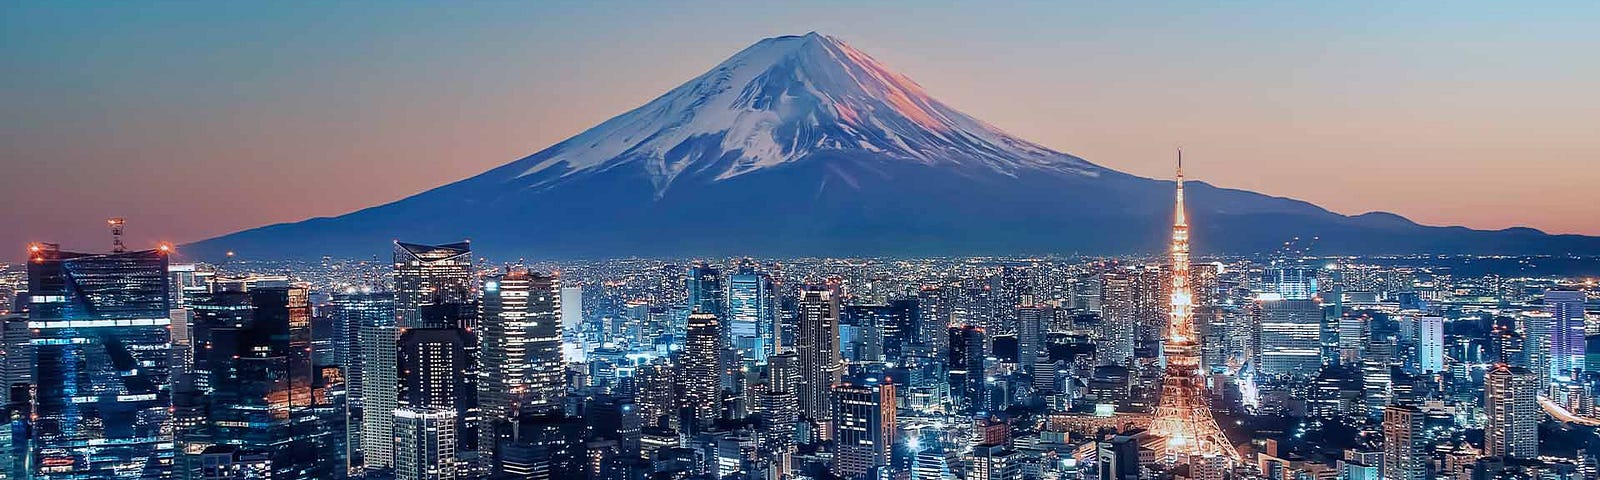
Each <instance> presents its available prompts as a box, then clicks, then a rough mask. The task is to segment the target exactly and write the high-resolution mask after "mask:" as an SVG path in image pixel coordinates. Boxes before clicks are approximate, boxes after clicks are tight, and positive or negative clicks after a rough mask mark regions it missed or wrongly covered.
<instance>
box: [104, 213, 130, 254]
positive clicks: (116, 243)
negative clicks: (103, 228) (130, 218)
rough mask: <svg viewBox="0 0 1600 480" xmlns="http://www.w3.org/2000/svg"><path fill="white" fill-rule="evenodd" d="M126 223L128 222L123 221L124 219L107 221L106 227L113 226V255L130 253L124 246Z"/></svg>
mask: <svg viewBox="0 0 1600 480" xmlns="http://www.w3.org/2000/svg"><path fill="white" fill-rule="evenodd" d="M125 223H128V222H127V221H126V220H123V218H122V217H112V218H108V219H106V225H109V226H111V253H122V252H126V251H128V247H127V246H125V245H123V244H122V225H123V224H125Z"/></svg>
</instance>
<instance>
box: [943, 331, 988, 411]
mask: <svg viewBox="0 0 1600 480" xmlns="http://www.w3.org/2000/svg"><path fill="white" fill-rule="evenodd" d="M983 337H984V334H983V328H981V327H978V326H975V325H963V326H959V327H950V332H949V334H948V335H947V338H949V339H950V348H949V352H950V361H949V362H948V364H947V365H949V368H950V394H951V395H952V396H955V397H959V398H961V400H962V402H961V404H962V405H963V406H964V407H965V408H963V409H962V411H965V412H976V411H979V410H983V409H984V407H985V406H986V405H987V404H988V388H986V386H985V385H984V380H985V378H984V371H983V360H984V357H986V356H987V355H988V353H987V352H985V351H984V349H983V344H984V339H983Z"/></svg>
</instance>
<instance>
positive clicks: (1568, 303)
mask: <svg viewBox="0 0 1600 480" xmlns="http://www.w3.org/2000/svg"><path fill="white" fill-rule="evenodd" d="M1585 300H1586V298H1585V294H1584V292H1582V291H1579V290H1555V289H1551V290H1546V291H1545V292H1544V309H1545V311H1546V312H1548V313H1549V314H1550V376H1551V377H1554V378H1567V379H1576V378H1578V375H1577V373H1576V372H1578V371H1581V370H1583V347H1584V343H1583V337H1584V330H1583V328H1584V318H1583V304H1584V302H1585Z"/></svg>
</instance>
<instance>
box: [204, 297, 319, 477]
mask: <svg viewBox="0 0 1600 480" xmlns="http://www.w3.org/2000/svg"><path fill="white" fill-rule="evenodd" d="M306 295H307V292H306V289H305V288H304V287H257V288H253V289H250V290H248V291H219V292H215V293H212V294H209V295H203V296H199V297H196V298H195V301H194V302H193V303H192V308H194V311H195V329H194V340H195V356H194V375H195V376H196V377H197V378H203V379H204V381H202V382H196V383H197V385H203V388H202V391H203V392H204V394H205V396H204V400H205V410H206V412H207V415H206V417H205V420H204V421H203V422H202V423H201V425H200V426H199V427H198V428H196V429H193V430H192V431H190V432H188V433H187V434H185V435H184V436H185V437H186V438H181V439H179V440H180V443H181V444H183V445H184V451H185V452H186V453H194V452H204V451H206V450H209V449H211V447H213V446H229V447H235V449H236V450H235V451H237V452H238V453H239V454H240V455H242V456H253V455H258V456H260V458H262V459H265V461H266V466H267V468H268V470H269V471H270V472H271V473H270V475H269V478H274V479H277V478H284V479H306V480H319V479H326V478H342V477H343V476H344V474H345V473H346V469H345V464H344V452H343V451H340V449H339V448H337V447H338V446H339V445H342V444H343V442H344V438H342V437H343V436H344V431H343V430H342V429H338V428H336V427H337V426H338V425H339V424H341V423H342V422H343V418H330V417H331V415H329V414H331V413H332V412H330V411H328V409H321V411H319V402H318V399H317V398H316V394H317V393H319V392H317V391H316V387H317V384H318V383H321V382H319V381H318V378H317V377H318V375H319V374H320V372H318V371H316V369H315V368H314V366H313V364H312V361H311V355H312V351H311V338H312V331H311V307H310V305H309V304H308V303H307V298H306ZM186 456H187V455H186ZM197 466H199V465H195V464H193V463H189V462H186V465H185V466H184V468H181V469H180V472H179V474H180V476H183V477H184V478H201V477H200V476H199V475H200V474H201V472H200V471H199V469H196V468H194V467H197Z"/></svg>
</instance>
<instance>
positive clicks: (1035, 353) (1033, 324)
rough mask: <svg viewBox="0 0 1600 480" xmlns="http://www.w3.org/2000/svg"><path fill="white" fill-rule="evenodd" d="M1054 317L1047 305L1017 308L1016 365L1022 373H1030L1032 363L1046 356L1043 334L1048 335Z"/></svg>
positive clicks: (1052, 311)
mask: <svg viewBox="0 0 1600 480" xmlns="http://www.w3.org/2000/svg"><path fill="white" fill-rule="evenodd" d="M1054 316H1055V311H1054V309H1051V308H1050V306H1048V305H1041V304H1031V303H1030V304H1028V305H1023V306H1020V307H1017V365H1019V366H1021V367H1022V370H1023V371H1025V372H1032V371H1033V365H1034V363H1036V362H1038V361H1039V359H1040V358H1041V357H1044V356H1045V355H1046V353H1045V349H1044V341H1045V334H1046V333H1049V331H1050V329H1049V322H1050V320H1051V318H1052V317H1054Z"/></svg>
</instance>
